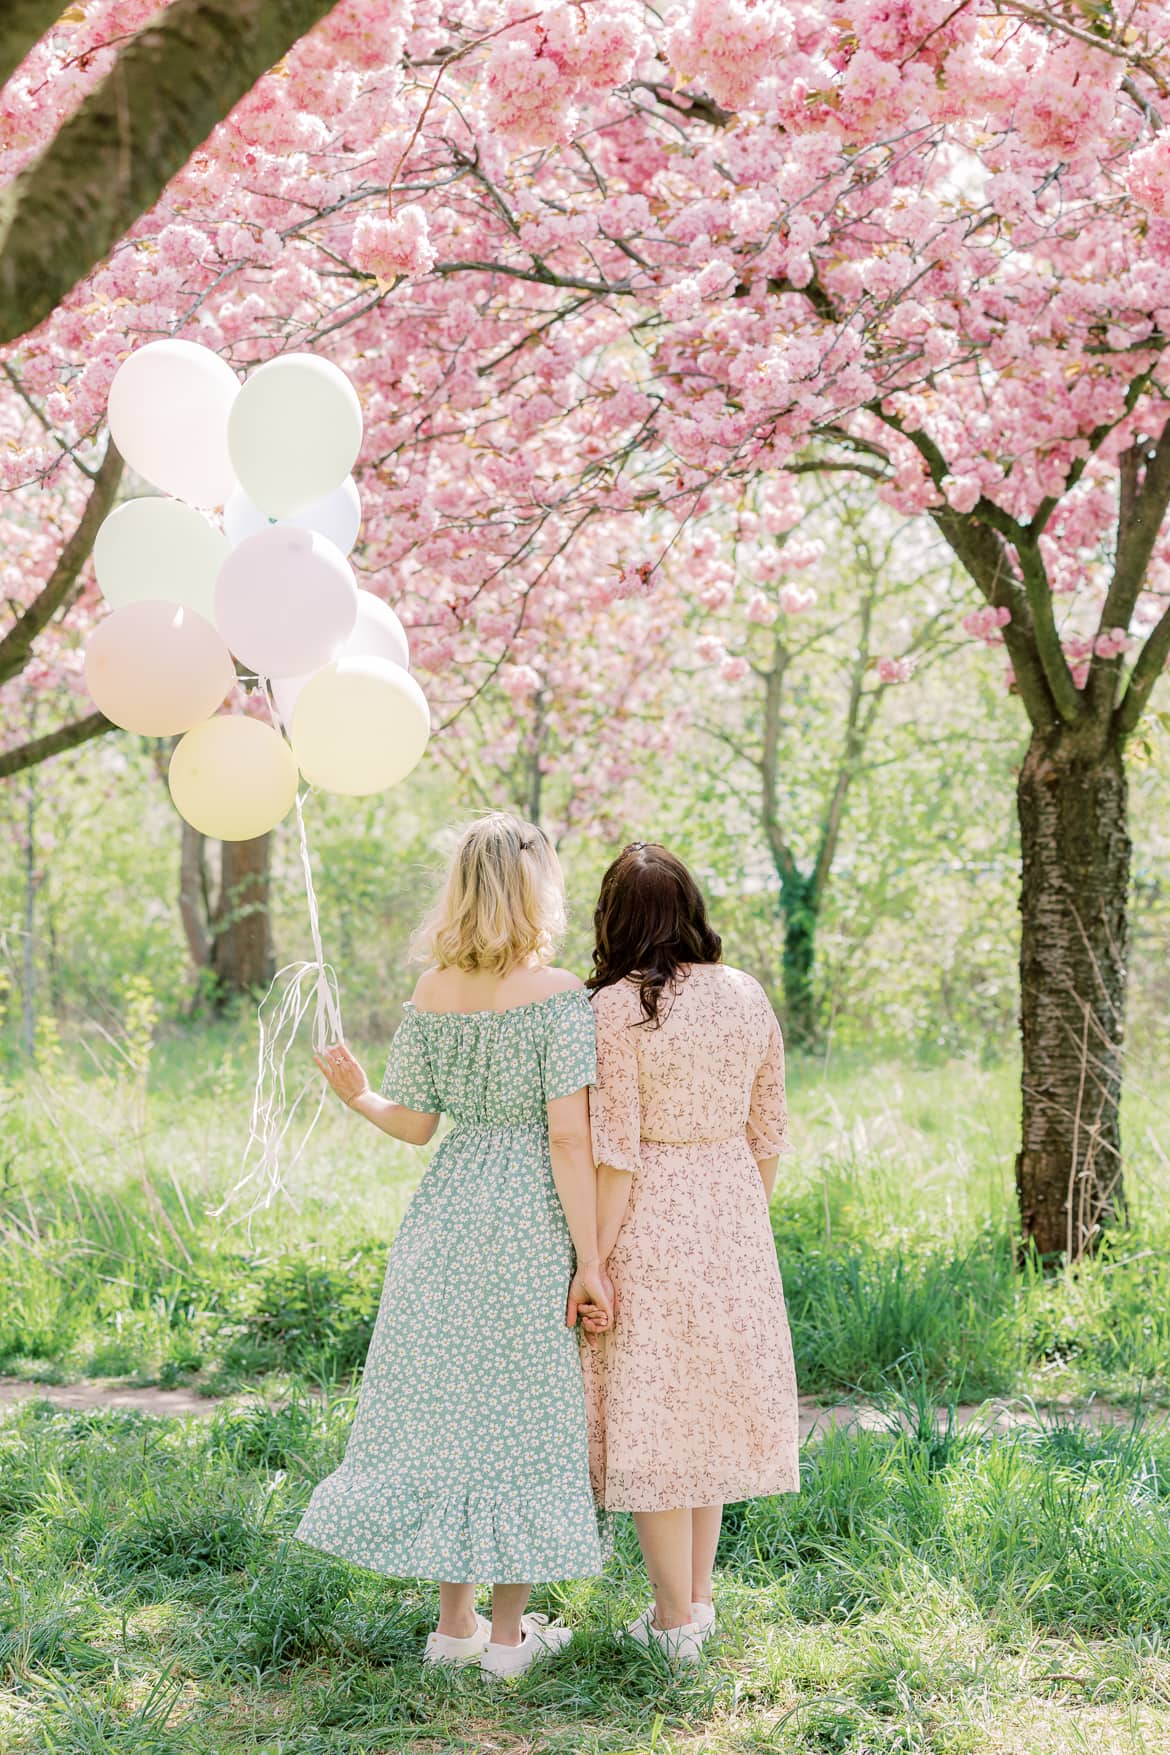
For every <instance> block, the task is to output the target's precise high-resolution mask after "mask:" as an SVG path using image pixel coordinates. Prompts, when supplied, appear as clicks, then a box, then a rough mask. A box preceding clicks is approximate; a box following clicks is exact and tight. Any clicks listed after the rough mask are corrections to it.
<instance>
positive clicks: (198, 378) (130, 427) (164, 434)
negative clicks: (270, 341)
mask: <svg viewBox="0 0 1170 1755" xmlns="http://www.w3.org/2000/svg"><path fill="white" fill-rule="evenodd" d="M239 393H240V384H239V379H238V378H237V377H236V374H235V373H234V372H233V371H232V369H231V367H230V366H229V365H228V364H227V362H226V361H225V360H221V359H220V357H219V355H218V354H216V353H212V351H211V349H210V348H209V347H200V346H199V344H198V343H197V342H194V341H150V342H148V343H147V344H146V346H145V347H140V348H138V349H137V351H136V352H134V353H132V354H131V355H130V357H129V359H126V360H123V362H122V364H121V365H120V366H119V367H118V370H117V371H116V372H115V374H114V381H113V383H112V384H111V385H110V403H109V416H110V436H111V437H112V439H113V441H114V444H115V445H116V446H117V448H118V450H119V451H120V452H121V453H122V456H123V457H124V458H125V459H126V462H127V463H128V464H129V465H130V467H131V469H133V470H136V471H137V473H138V474H139V475H141V476H142V477H143V478H144V479H145V480H146V481H148V482H150V483H151V485H152V486H153V487H156V488H161V489H162V491H163V492H164V493H166V494H175V495H176V496H177V497H178V498H179V499H180V500H190V501H191V503H192V504H193V505H196V506H222V505H223V503H224V501H225V500H226V499H227V497H228V495H229V494H230V493H231V491H232V486H233V474H232V465H231V459H230V457H229V456H228V416H229V414H230V412H231V409H232V406H233V404H234V402H235V400H236V398H237V396H238V395H239Z"/></svg>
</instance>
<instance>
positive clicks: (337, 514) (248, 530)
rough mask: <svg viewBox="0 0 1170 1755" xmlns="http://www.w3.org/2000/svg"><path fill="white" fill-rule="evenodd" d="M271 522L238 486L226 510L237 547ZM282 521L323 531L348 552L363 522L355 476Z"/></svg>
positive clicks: (230, 534) (225, 517) (230, 535)
mask: <svg viewBox="0 0 1170 1755" xmlns="http://www.w3.org/2000/svg"><path fill="white" fill-rule="evenodd" d="M271 522H272V520H271V519H269V518H267V517H265V515H264V513H263V512H262V511H261V510H260V508H259V506H257V505H256V504H254V502H253V501H252V500H250V499H249V498H248V496H247V494H246V493H245V492H244V490H243V488H241V487H238V488H237V489H236V491H235V493H234V494H233V495H232V497H231V499H230V500H229V501H228V503H227V505H226V506H225V507H224V510H223V524H224V529H225V530H226V531H227V539H228V541H229V542H230V543H231V544H232V546H233V547H234V546H235V544H236V543H238V542H243V540H244V538H245V537H246V536H254V535H255V534H256V532H257V531H258V530H267V529H268V528H269V525H270V524H271ZM281 522H282V523H285V524H295V525H297V526H298V528H299V529H301V530H316V531H319V532H320V534H321V535H322V536H327V537H328V538H329V540H330V542H331V543H333V545H334V547H336V548H339V549H340V550H341V552H342V554H343V555H347V554H348V553H349V551H350V549H351V548H352V547H353V545H354V543H355V542H356V541H357V535H358V531H359V530H360V529H361V524H362V503H361V500H360V498H359V497H358V490H357V483H356V482H355V481H354V479H353V476H352V475H347V476H346V478H345V480H344V481H343V482H342V484H341V486H340V487H339V488H334V490H333V492H332V493H331V494H326V495H325V498H324V499H323V500H314V501H313V504H312V505H311V506H306V507H305V508H304V509H303V511H300V512H294V513H293V514H292V516H291V517H289V518H285V519H282V520H281Z"/></svg>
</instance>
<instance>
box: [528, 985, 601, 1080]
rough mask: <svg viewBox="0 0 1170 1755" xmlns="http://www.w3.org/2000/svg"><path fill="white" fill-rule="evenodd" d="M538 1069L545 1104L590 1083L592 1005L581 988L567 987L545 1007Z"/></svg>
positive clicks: (594, 1070) (594, 1059)
mask: <svg viewBox="0 0 1170 1755" xmlns="http://www.w3.org/2000/svg"><path fill="white" fill-rule="evenodd" d="M545 1010H546V1016H545V1030H544V1050H543V1055H542V1062H543V1064H542V1067H541V1072H542V1076H543V1078H544V1098H545V1102H546V1103H552V1102H555V1100H556V1099H557V1098H558V1097H567V1096H569V1095H570V1093H571V1092H573V1091H580V1090H582V1089H583V1088H584V1086H586V1085H591V1084H592V1083H593V1080H594V1078H595V1077H596V1074H597V1053H596V1049H595V1047H594V1031H593V1008H592V1006H591V1005H590V1004H589V996H588V995H587V994H586V992H585V989H584V988H583V987H573V988H570V989H569V990H568V991H567V992H566V993H565V994H564V995H563V996H558V1000H557V1003H556V1004H555V1005H550V1006H548V1007H546V1008H545Z"/></svg>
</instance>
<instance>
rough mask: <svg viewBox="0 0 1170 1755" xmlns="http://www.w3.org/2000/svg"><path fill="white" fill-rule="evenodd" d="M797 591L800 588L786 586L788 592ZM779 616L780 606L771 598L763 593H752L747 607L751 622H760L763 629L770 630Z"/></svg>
mask: <svg viewBox="0 0 1170 1755" xmlns="http://www.w3.org/2000/svg"><path fill="white" fill-rule="evenodd" d="M796 589H798V587H795V586H785V590H786V591H791V590H796ZM779 614H780V611H779V608H778V606H777V605H776V604H775V603H773V601H772V599H771V598H770V597H765V595H764V593H763V592H762V591H754V592H753V593H752V595H751V598H750V599H749V601H748V606H747V618H748V621H749V622H758V623H759V624H760V626H761V627H764V628H770V627H771V626H772V623H773V622H774V621H775V620H776V618H777V616H778V615H779Z"/></svg>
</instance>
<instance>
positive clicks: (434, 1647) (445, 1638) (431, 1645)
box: [422, 1615, 492, 1664]
mask: <svg viewBox="0 0 1170 1755" xmlns="http://www.w3.org/2000/svg"><path fill="white" fill-rule="evenodd" d="M491 1636H492V1624H491V1622H490V1621H485V1620H484V1618H483V1616H482V1615H477V1616H476V1617H475V1632H474V1633H469V1634H468V1635H467V1637H466V1639H456V1638H455V1637H454V1635H453V1634H450V1633H428V1634H427V1642H426V1645H425V1646H424V1647H423V1660H422V1661H423V1663H424V1664H477V1663H478V1662H479V1660H480V1658H481V1657H482V1656H483V1654H484V1652H485V1651H486V1650H487V1648H488V1644H489V1642H490V1640H491Z"/></svg>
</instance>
